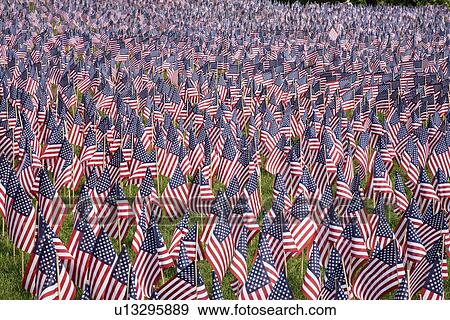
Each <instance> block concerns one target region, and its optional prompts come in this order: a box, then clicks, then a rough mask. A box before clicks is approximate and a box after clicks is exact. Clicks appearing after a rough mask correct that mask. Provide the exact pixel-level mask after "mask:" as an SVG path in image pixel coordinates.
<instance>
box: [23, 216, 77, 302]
mask: <svg viewBox="0 0 450 320" xmlns="http://www.w3.org/2000/svg"><path fill="white" fill-rule="evenodd" d="M58 250H59V251H61V250H63V251H65V252H67V249H66V248H65V246H64V244H62V242H61V240H59V239H57V238H56V235H55V234H54V232H53V231H52V229H51V228H50V227H49V226H48V225H47V224H46V223H45V222H44V221H43V219H42V217H41V220H40V222H39V230H38V240H37V242H36V246H35V248H34V251H33V253H32V255H31V257H30V260H29V262H28V266H27V272H26V275H25V277H24V279H23V286H24V288H25V289H26V290H28V291H29V292H30V293H31V294H33V295H34V296H36V297H37V298H38V299H39V300H70V299H73V298H74V297H75V293H76V287H75V285H74V283H73V282H72V280H71V279H70V275H69V274H68V273H67V270H66V268H65V266H64V264H63V263H62V261H61V260H62V259H61V257H60V255H59V254H58Z"/></svg>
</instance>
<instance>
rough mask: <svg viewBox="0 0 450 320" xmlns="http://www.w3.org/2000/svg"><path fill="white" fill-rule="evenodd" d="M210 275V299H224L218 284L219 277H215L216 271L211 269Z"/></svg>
mask: <svg viewBox="0 0 450 320" xmlns="http://www.w3.org/2000/svg"><path fill="white" fill-rule="evenodd" d="M211 277H212V292H211V300H225V298H224V296H223V292H222V287H221V285H220V281H219V279H217V276H216V273H215V272H214V271H213V272H212V273H211Z"/></svg>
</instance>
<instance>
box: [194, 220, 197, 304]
mask: <svg viewBox="0 0 450 320" xmlns="http://www.w3.org/2000/svg"><path fill="white" fill-rule="evenodd" d="M197 252H198V224H197V222H196V223H195V259H194V272H195V274H194V276H195V300H198V279H197V277H198V274H197V272H198V271H197V268H198V266H197Z"/></svg>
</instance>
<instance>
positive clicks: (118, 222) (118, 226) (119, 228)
mask: <svg viewBox="0 0 450 320" xmlns="http://www.w3.org/2000/svg"><path fill="white" fill-rule="evenodd" d="M117 230H118V232H119V236H118V241H119V248H122V240H121V238H120V237H121V236H122V228H121V227H120V221H119V218H118V217H117Z"/></svg>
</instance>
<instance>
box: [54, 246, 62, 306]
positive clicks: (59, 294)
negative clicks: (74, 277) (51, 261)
mask: <svg viewBox="0 0 450 320" xmlns="http://www.w3.org/2000/svg"><path fill="white" fill-rule="evenodd" d="M55 262H56V282H57V285H58V300H61V287H60V284H59V263H58V255H57V254H56V253H55Z"/></svg>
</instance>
